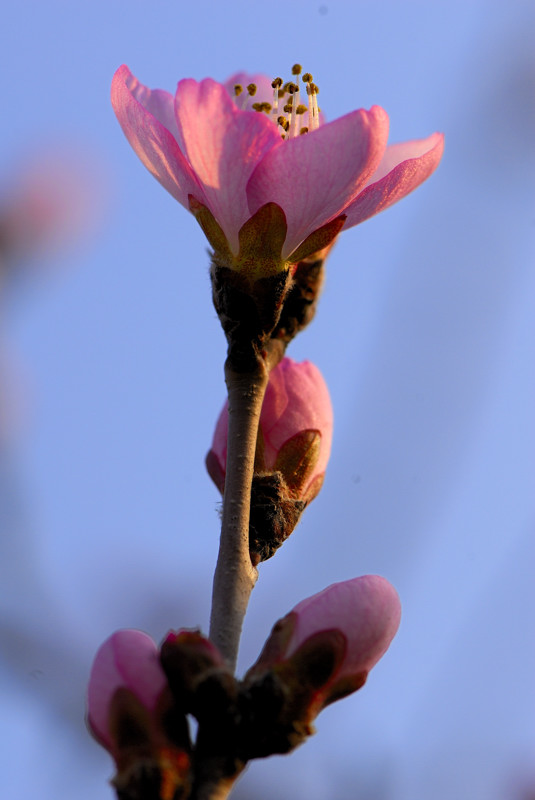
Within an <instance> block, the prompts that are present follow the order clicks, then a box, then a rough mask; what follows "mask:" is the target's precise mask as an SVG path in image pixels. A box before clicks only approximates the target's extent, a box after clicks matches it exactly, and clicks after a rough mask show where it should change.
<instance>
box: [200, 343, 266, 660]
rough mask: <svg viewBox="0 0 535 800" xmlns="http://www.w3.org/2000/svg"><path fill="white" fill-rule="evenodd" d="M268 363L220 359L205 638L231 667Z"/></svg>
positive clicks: (245, 577) (248, 580) (246, 578)
mask: <svg viewBox="0 0 535 800" xmlns="http://www.w3.org/2000/svg"><path fill="white" fill-rule="evenodd" d="M268 378H269V367H268V365H267V364H266V363H265V361H264V359H263V358H261V357H258V358H257V359H256V364H255V366H254V368H253V369H252V370H250V371H247V372H238V371H236V370H235V369H234V368H233V367H232V364H231V361H230V358H228V359H227V361H226V364H225V381H226V384H227V390H228V445H227V465H226V475H225V491H224V495H223V517H222V522H221V539H220V543H219V555H218V559H217V565H216V569H215V573H214V583H213V592H212V613H211V618H210V639H211V640H212V641H213V642H214V644H215V645H217V647H218V648H219V650H220V651H221V653H222V654H223V656H224V657H225V658H226V660H227V662H228V664H229V666H230V667H231V668H232V669H233V670H234V669H235V667H236V660H237V657H238V647H239V642H240V635H241V630H242V625H243V619H244V617H245V613H246V611H247V605H248V602H249V597H250V595H251V592H252V590H253V587H254V585H255V583H256V580H257V578H258V572H257V570H256V568H255V567H253V565H252V563H251V557H250V555H249V515H250V505H251V486H252V481H253V468H254V458H255V450H256V439H257V433H258V423H259V419H260V411H261V409H262V401H263V399H264V394H265V391H266V387H267V383H268Z"/></svg>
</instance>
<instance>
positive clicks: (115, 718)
mask: <svg viewBox="0 0 535 800" xmlns="http://www.w3.org/2000/svg"><path fill="white" fill-rule="evenodd" d="M87 722H88V726H89V729H90V731H91V733H92V734H93V736H94V737H95V738H96V739H97V741H98V742H99V743H100V744H101V745H102V746H103V747H105V748H106V750H108V751H109V753H110V754H111V755H112V757H113V759H114V760H115V763H116V765H117V775H116V776H115V778H114V779H113V784H114V785H115V787H116V789H117V793H118V795H119V796H120V797H121V798H124V800H129V799H130V798H132V800H133V799H134V798H136V797H138V796H140V795H139V792H140V791H141V790H142V787H144V788H143V791H146V792H148V793H150V792H153V794H154V796H160V795H159V794H157V793H158V792H159V790H160V788H161V787H162V786H163V785H166V786H170V787H173V791H174V794H173V795H172V796H173V797H175V796H176V797H182V796H184V797H186V796H188V787H189V782H190V753H191V745H190V739H189V732H188V725H187V720H186V715H185V714H184V713H183V712H182V711H181V709H178V708H177V707H176V705H175V703H174V701H173V698H172V695H171V693H170V691H169V688H168V685H167V680H166V677H165V673H164V671H163V670H162V667H161V666H160V662H159V654H158V648H157V647H156V645H155V644H154V642H153V641H152V639H151V638H150V637H149V636H147V634H145V633H142V632H141V631H136V630H122V631H117V632H116V633H114V634H113V635H112V636H110V638H109V639H107V640H106V641H105V642H104V644H103V645H102V646H101V647H100V649H99V651H98V653H97V655H96V657H95V660H94V662H93V666H92V669H91V676H90V679H89V687H88V696H87ZM147 796H149V794H147ZM150 796H152V795H150Z"/></svg>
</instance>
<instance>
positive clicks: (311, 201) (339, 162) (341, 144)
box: [247, 106, 388, 258]
mask: <svg viewBox="0 0 535 800" xmlns="http://www.w3.org/2000/svg"><path fill="white" fill-rule="evenodd" d="M387 137H388V116H387V114H386V112H385V111H383V109H382V108H380V107H379V106H373V108H371V109H370V111H365V110H360V111H353V112H352V113H351V114H347V115H346V116H345V117H341V118H340V119H337V120H334V121H333V122H330V123H327V124H326V125H323V126H322V127H320V128H318V130H316V131H313V132H311V133H308V134H306V135H304V136H298V137H296V138H295V139H290V140H289V141H285V142H283V143H282V146H280V147H277V148H274V149H273V150H271V152H269V153H268V154H267V155H266V156H265V157H264V158H263V159H262V161H261V162H260V164H259V165H258V166H257V168H256V169H255V171H254V172H253V174H252V176H251V180H250V181H249V184H248V186H247V198H248V201H249V209H250V211H251V213H254V212H255V211H257V210H258V209H259V208H260V206H262V205H263V204H264V203H267V202H274V203H277V204H278V205H279V206H280V207H281V208H282V209H283V211H284V213H285V214H286V219H287V222H288V235H287V238H286V243H285V245H284V249H283V253H282V255H283V258H285V257H287V256H288V255H290V253H292V252H293V250H295V248H296V247H297V246H298V245H299V244H300V243H301V242H302V241H303V240H304V239H306V237H307V236H308V235H309V234H310V233H312V231H314V230H316V229H317V228H319V227H321V226H322V225H324V224H325V223H326V222H329V220H331V219H334V218H335V217H337V216H338V215H339V214H341V213H342V212H344V213H345V208H346V206H348V205H349V204H350V203H351V202H352V200H353V199H354V198H355V197H356V196H357V195H358V193H359V192H360V191H361V190H362V188H363V187H364V186H365V185H366V182H367V181H368V180H369V178H370V177H371V175H372V174H373V172H374V171H375V170H376V169H377V167H378V165H379V162H380V160H381V158H382V156H383V154H384V151H385V147H386V142H387Z"/></svg>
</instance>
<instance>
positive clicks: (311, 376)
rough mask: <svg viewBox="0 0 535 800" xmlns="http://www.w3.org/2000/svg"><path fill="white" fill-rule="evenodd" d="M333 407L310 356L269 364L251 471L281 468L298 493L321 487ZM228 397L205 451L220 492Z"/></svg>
mask: <svg viewBox="0 0 535 800" xmlns="http://www.w3.org/2000/svg"><path fill="white" fill-rule="evenodd" d="M332 430H333V412H332V406H331V399H330V397H329V390H328V389H327V385H326V383H325V381H324V379H323V376H322V374H321V372H320V371H319V369H318V368H317V367H316V366H315V365H314V364H312V363H311V362H310V361H303V362H301V363H297V362H296V361H293V360H292V359H291V358H284V359H283V360H282V361H281V362H280V363H279V364H278V365H277V366H276V367H275V369H273V370H272V372H271V373H270V376H269V383H268V386H267V389H266V394H265V397H264V402H263V404H262V412H261V414H260V426H259V446H258V448H257V459H256V464H255V472H257V471H262V472H273V471H280V472H282V474H283V477H284V478H285V480H286V483H287V484H288V486H289V487H294V488H295V493H296V495H297V496H298V497H299V498H306V499H307V500H310V499H312V497H314V496H315V495H316V494H317V492H318V491H319V489H320V487H321V484H322V482H323V476H324V473H325V469H326V467H327V462H328V461H329V455H330V452H331V440H332ZM227 437H228V402H227V403H225V405H224V407H223V410H222V411H221V414H220V416H219V419H218V421H217V425H216V429H215V432H214V439H213V442H212V449H211V451H210V453H209V454H208V457H207V467H208V471H209V473H210V477H211V478H212V480H213V481H214V483H215V484H216V486H217V487H218V488H219V490H220V491H221V492H223V489H224V485H225V470H226V463H227Z"/></svg>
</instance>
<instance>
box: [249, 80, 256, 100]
mask: <svg viewBox="0 0 535 800" xmlns="http://www.w3.org/2000/svg"><path fill="white" fill-rule="evenodd" d="M256 88H257V87H256V83H249V84H248V86H247V91H248V92H249V94H250V96H251V97H254V96H255V94H256Z"/></svg>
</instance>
